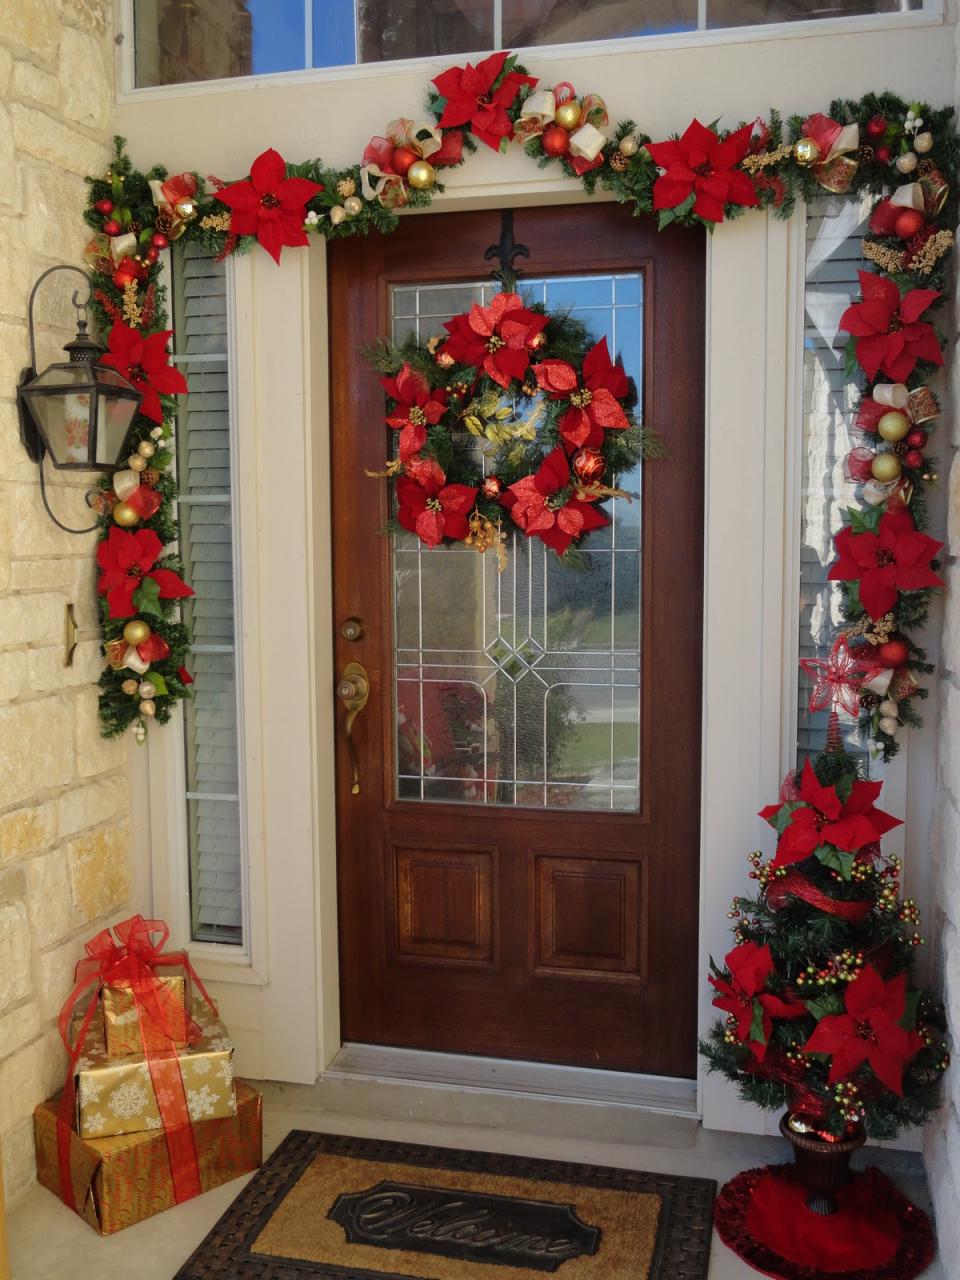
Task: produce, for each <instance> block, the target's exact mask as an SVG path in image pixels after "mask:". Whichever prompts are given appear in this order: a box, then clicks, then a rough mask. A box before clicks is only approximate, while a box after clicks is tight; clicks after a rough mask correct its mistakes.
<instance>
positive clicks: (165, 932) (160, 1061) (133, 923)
mask: <svg viewBox="0 0 960 1280" xmlns="http://www.w3.org/2000/svg"><path fill="white" fill-rule="evenodd" d="M113 933H114V934H116V936H117V938H118V939H119V945H118V943H117V942H115V941H114V939H113V936H112V934H111V931H110V930H109V929H103V930H101V932H100V933H98V934H97V935H96V937H95V938H91V939H90V941H89V942H87V943H85V944H84V949H85V950H86V953H87V954H86V957H85V958H83V959H81V960H79V961H78V962H77V967H76V971H75V973H74V984H75V985H74V988H73V991H72V992H71V993H70V995H69V997H68V998H67V1000H66V1002H65V1004H64V1006H63V1008H62V1009H61V1010H60V1017H59V1020H58V1026H59V1030H60V1038H61V1039H62V1040H63V1043H64V1044H65V1045H66V1048H67V1054H68V1055H69V1059H70V1061H69V1063H68V1065H67V1077H66V1080H65V1082H64V1086H63V1093H62V1095H61V1097H60V1107H59V1111H58V1113H57V1159H58V1164H59V1172H60V1198H61V1199H62V1200H63V1202H64V1204H66V1205H67V1206H68V1207H69V1208H71V1209H74V1210H76V1208H77V1205H76V1198H75V1197H74V1194H73V1179H72V1177H71V1175H70V1134H71V1131H72V1129H73V1113H74V1105H75V1101H76V1083H75V1074H74V1073H75V1067H76V1063H77V1059H78V1058H79V1057H80V1051H81V1049H82V1047H83V1045H84V1043H85V1041H86V1037H87V1032H88V1031H89V1029H90V1024H91V1022H92V1021H93V1015H94V1013H95V1012H96V1009H97V1003H98V1001H99V999H100V995H101V992H102V991H103V988H104V986H106V985H112V986H117V985H120V986H129V988H130V991H131V993H132V995H133V1000H134V1005H135V1007H136V1010H137V1018H138V1021H139V1024H140V1036H141V1040H142V1042H143V1051H144V1057H145V1058H146V1061H147V1066H148V1068H149V1070H150V1079H151V1081H152V1083H153V1089H154V1093H155V1095H156V1099H157V1108H158V1110H159V1112H160V1119H161V1121H162V1122H163V1129H164V1135H165V1137H166V1141H167V1151H168V1153H169V1156H170V1172H171V1174H172V1177H173V1193H174V1199H175V1200H176V1202H177V1204H180V1203H181V1202H182V1201H184V1200H189V1199H191V1198H192V1197H193V1196H196V1195H199V1194H200V1190H201V1187H200V1169H199V1165H198V1163H197V1151H196V1145H195V1142H194V1136H193V1126H192V1125H191V1123H190V1112H189V1108H188V1107H187V1099H186V1093H185V1091H184V1087H183V1076H182V1074H181V1071H180V1058H179V1056H178V1054H177V1051H176V1049H175V1047H174V1042H175V1041H181V1042H182V1041H187V1042H188V1043H190V1044H193V1043H195V1042H196V1041H197V1040H198V1039H199V1038H200V1036H201V1034H202V1032H201V1030H200V1027H199V1026H198V1025H197V1023H196V1022H195V1021H194V1020H193V1018H192V1017H190V1015H189V1013H188V1012H187V1010H186V1008H185V1007H184V1006H183V1005H182V1004H181V1003H180V1001H179V1000H178V999H177V997H176V996H175V995H174V994H173V993H172V992H171V991H170V990H169V989H168V988H167V987H165V986H164V985H163V983H162V982H161V981H160V978H159V977H158V976H157V974H156V972H155V971H156V970H157V969H161V968H164V967H172V966H175V967H177V968H183V969H184V970H185V971H186V973H187V975H188V976H189V978H190V979H191V981H192V982H194V983H196V986H197V989H198V990H199V992H200V994H201V995H202V996H203V998H204V1000H206V1002H207V1004H208V1005H209V1006H210V1008H211V1009H212V1010H213V1012H214V1013H216V1011H217V1010H216V1006H215V1005H214V1003H213V1001H212V1000H211V999H210V996H209V995H208V993H207V990H206V988H205V987H204V985H203V983H202V982H201V981H200V978H199V976H198V975H197V972H196V970H195V969H194V968H193V966H192V965H191V963H190V961H189V959H188V958H187V954H186V952H185V951H170V952H165V953H164V952H163V947H164V945H165V944H166V942H167V939H168V938H169V937H170V930H169V929H168V928H167V925H166V923H165V922H164V921H163V920H145V919H144V918H143V916H140V915H136V916H131V917H130V919H129V920H124V921H122V922H121V923H120V924H118V925H115V926H114V929H113ZM155 934H157V935H159V937H158V939H157V941H154V935H155ZM84 996H88V1004H87V1007H86V1009H85V1011H84V1014H83V1019H82V1021H81V1023H80V1030H79V1032H78V1034H77V1038H76V1042H75V1043H72V1042H71V1039H70V1025H71V1022H72V1021H73V1016H74V1013H75V1011H76V1009H77V1006H78V1004H79V1003H80V1001H81V999H83V998H84ZM158 1038H159V1039H162V1040H165V1041H166V1044H165V1045H163V1046H161V1047H158V1046H157V1041H158Z"/></svg>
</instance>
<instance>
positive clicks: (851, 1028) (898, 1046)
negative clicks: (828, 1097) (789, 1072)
mask: <svg viewBox="0 0 960 1280" xmlns="http://www.w3.org/2000/svg"><path fill="white" fill-rule="evenodd" d="M843 1003H844V1005H845V1007H846V1013H836V1014H827V1016H826V1017H824V1018H821V1019H820V1021H819V1022H818V1023H817V1026H816V1029H815V1031H814V1032H813V1035H812V1036H811V1037H810V1039H809V1040H808V1041H807V1043H806V1044H805V1045H804V1046H803V1051H804V1053H829V1054H830V1055H831V1059H830V1075H829V1077H828V1078H827V1083H828V1084H836V1083H837V1081H838V1080H845V1079H847V1077H848V1076H850V1075H852V1073H853V1072H854V1071H856V1069H857V1067H859V1066H860V1065H861V1063H864V1062H866V1063H868V1064H869V1065H870V1066H871V1067H872V1068H873V1073H874V1075H875V1076H876V1077H877V1079H878V1080H879V1081H880V1082H881V1084H885V1085H886V1086H887V1088H888V1089H890V1090H892V1091H893V1092H894V1093H896V1094H898V1095H901V1094H902V1093H903V1068H904V1067H905V1066H906V1065H907V1063H908V1062H909V1061H910V1059H911V1058H913V1057H915V1056H916V1054H917V1052H918V1051H919V1049H920V1048H921V1046H922V1044H923V1041H922V1040H921V1038H920V1035H919V1033H918V1032H916V1031H907V1030H906V1029H905V1028H904V1027H902V1026H901V1025H900V1022H901V1019H902V1018H903V1015H904V1013H905V1012H906V1008H907V975H906V974H905V973H900V974H898V975H897V976H896V977H895V978H891V980H890V981H889V982H884V980H883V978H881V976H880V974H879V973H878V972H877V971H876V969H874V967H873V966H872V965H865V966H864V968H863V969H861V970H860V972H859V974H858V975H857V976H856V978H854V980H853V982H851V983H850V985H849V986H848V987H847V989H846V991H845V992H844V995H843Z"/></svg>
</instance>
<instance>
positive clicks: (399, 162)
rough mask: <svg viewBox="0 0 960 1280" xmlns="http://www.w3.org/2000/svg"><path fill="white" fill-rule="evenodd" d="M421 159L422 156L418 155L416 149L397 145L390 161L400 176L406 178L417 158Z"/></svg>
mask: <svg viewBox="0 0 960 1280" xmlns="http://www.w3.org/2000/svg"><path fill="white" fill-rule="evenodd" d="M419 159H420V157H419V156H418V155H417V153H416V152H415V151H411V150H410V148H409V147H395V148H394V152H393V159H392V160H391V161H390V163H391V164H392V165H393V167H394V169H395V170H396V171H397V173H399V175H400V177H401V178H405V177H406V174H407V170H408V169H409V168H410V166H411V165H412V164H413V163H414V161H415V160H419Z"/></svg>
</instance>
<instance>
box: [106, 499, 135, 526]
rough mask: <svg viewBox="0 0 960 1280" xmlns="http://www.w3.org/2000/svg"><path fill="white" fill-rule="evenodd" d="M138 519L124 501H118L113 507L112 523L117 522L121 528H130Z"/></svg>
mask: <svg viewBox="0 0 960 1280" xmlns="http://www.w3.org/2000/svg"><path fill="white" fill-rule="evenodd" d="M139 521H140V517H139V516H138V515H137V513H136V512H135V511H134V509H133V507H131V506H129V505H128V504H127V503H126V502H118V503H117V505H116V506H115V507H114V508H113V523H114V524H118V525H119V526H120V528H121V529H132V528H133V526H134V525H135V524H138V523H139Z"/></svg>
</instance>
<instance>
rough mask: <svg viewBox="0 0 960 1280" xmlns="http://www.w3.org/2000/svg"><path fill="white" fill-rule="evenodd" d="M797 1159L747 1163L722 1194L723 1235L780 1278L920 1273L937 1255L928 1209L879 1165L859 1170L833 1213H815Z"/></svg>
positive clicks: (864, 1278)
mask: <svg viewBox="0 0 960 1280" xmlns="http://www.w3.org/2000/svg"><path fill="white" fill-rule="evenodd" d="M806 1194H807V1193H806V1190H805V1189H804V1188H803V1187H802V1186H801V1185H800V1183H799V1181H798V1180H797V1177H796V1170H795V1169H794V1166H793V1165H767V1166H766V1168H764V1169H748V1170H746V1171H745V1172H744V1173H739V1174H737V1176H736V1177H735V1178H734V1179H733V1181H732V1182H728V1183H727V1185H726V1186H725V1187H724V1188H723V1190H722V1191H721V1192H720V1194H719V1195H718V1196H717V1204H716V1224H717V1231H718V1232H719V1234H720V1239H721V1240H722V1241H723V1242H724V1244H725V1245H727V1246H728V1247H729V1248H731V1249H732V1250H733V1251H734V1253H736V1254H738V1255H739V1256H740V1257H741V1258H743V1260H744V1262H747V1263H749V1264H750V1266H751V1267H754V1268H755V1269H756V1270H757V1271H761V1272H762V1273H763V1274H764V1275H767V1276H774V1277H776V1280H822V1277H824V1276H842V1277H844V1280H914V1277H915V1276H918V1275H920V1273H921V1272H922V1271H924V1270H925V1269H926V1268H927V1267H928V1266H929V1265H930V1262H931V1260H932V1259H933V1255H934V1251H935V1245H934V1238H933V1229H932V1227H931V1226H930V1222H929V1219H928V1218H927V1215H926V1214H925V1213H923V1212H922V1211H921V1210H920V1209H918V1208H916V1206H915V1205H912V1204H911V1203H910V1201H909V1200H908V1199H907V1198H906V1196H904V1195H901V1194H900V1192H899V1191H898V1190H897V1189H896V1187H895V1186H894V1185H893V1183H892V1182H891V1181H890V1179H889V1178H887V1177H885V1176H884V1175H883V1174H882V1173H881V1172H880V1170H879V1169H867V1170H865V1171H864V1172H863V1173H857V1174H854V1175H853V1176H852V1177H851V1179H850V1181H849V1183H848V1184H847V1185H846V1186H845V1187H844V1188H843V1189H842V1190H840V1191H839V1192H838V1193H837V1200H838V1202H839V1204H840V1209H839V1211H838V1212H837V1213H835V1214H833V1215H832V1216H831V1217H828V1218H824V1217H821V1216H820V1215H819V1214H816V1213H813V1212H812V1211H811V1210H810V1209H808V1208H807V1207H806V1205H805V1203H804V1201H805V1199H806Z"/></svg>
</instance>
